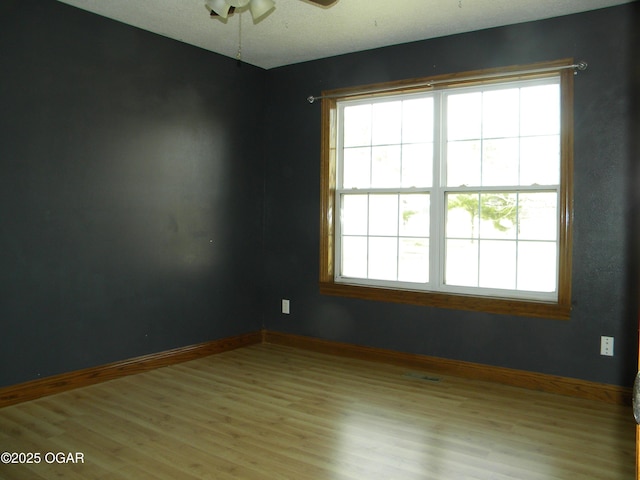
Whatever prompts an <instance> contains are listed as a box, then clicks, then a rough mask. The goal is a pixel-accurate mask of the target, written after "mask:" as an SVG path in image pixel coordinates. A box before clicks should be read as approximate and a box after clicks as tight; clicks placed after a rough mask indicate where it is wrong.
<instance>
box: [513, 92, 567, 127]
mask: <svg viewBox="0 0 640 480" xmlns="http://www.w3.org/2000/svg"><path fill="white" fill-rule="evenodd" d="M520 105H521V107H520V125H521V126H520V135H522V136H528V135H554V134H559V133H560V86H559V85H557V84H556V85H540V86H535V87H526V88H522V89H521V91H520Z"/></svg>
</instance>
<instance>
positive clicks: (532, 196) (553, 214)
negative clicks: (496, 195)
mask: <svg viewBox="0 0 640 480" xmlns="http://www.w3.org/2000/svg"><path fill="white" fill-rule="evenodd" d="M519 236H520V238H521V239H523V240H556V238H557V236H558V195H557V194H556V193H555V192H542V193H521V194H520V233H519Z"/></svg>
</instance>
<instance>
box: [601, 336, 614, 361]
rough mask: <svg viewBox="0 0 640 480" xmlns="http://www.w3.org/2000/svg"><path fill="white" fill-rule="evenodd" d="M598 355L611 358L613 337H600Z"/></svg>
mask: <svg viewBox="0 0 640 480" xmlns="http://www.w3.org/2000/svg"><path fill="white" fill-rule="evenodd" d="M600 355H605V356H607V357H613V337H604V336H603V337H600Z"/></svg>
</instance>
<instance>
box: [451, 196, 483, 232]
mask: <svg viewBox="0 0 640 480" xmlns="http://www.w3.org/2000/svg"><path fill="white" fill-rule="evenodd" d="M446 202H447V227H446V228H447V238H468V239H471V238H477V237H478V232H479V230H480V228H479V221H480V195H479V194H477V193H456V194H447V198H446Z"/></svg>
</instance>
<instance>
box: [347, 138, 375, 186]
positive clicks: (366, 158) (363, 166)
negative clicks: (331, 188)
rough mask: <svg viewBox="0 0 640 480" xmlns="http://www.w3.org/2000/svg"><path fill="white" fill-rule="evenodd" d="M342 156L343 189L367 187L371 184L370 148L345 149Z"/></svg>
mask: <svg viewBox="0 0 640 480" xmlns="http://www.w3.org/2000/svg"><path fill="white" fill-rule="evenodd" d="M343 155H344V157H343V166H342V172H343V173H342V186H343V188H367V187H369V185H370V184H371V148H370V147H360V148H345V149H344V153H343Z"/></svg>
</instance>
